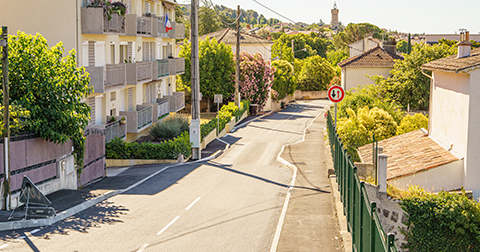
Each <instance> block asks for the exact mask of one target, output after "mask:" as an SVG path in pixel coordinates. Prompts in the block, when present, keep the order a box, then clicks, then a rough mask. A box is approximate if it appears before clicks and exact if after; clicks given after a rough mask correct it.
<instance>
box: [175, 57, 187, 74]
mask: <svg viewBox="0 0 480 252" xmlns="http://www.w3.org/2000/svg"><path fill="white" fill-rule="evenodd" d="M183 73H185V58H175V74H183Z"/></svg>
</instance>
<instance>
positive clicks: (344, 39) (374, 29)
mask: <svg viewBox="0 0 480 252" xmlns="http://www.w3.org/2000/svg"><path fill="white" fill-rule="evenodd" d="M366 35H371V36H372V37H374V38H377V39H382V37H383V35H384V32H383V31H382V30H381V29H380V28H378V26H376V25H373V24H369V23H360V24H354V23H350V24H348V25H347V27H345V29H344V30H343V31H341V32H339V33H338V34H337V35H335V36H334V37H333V44H334V45H335V48H337V49H340V50H343V51H348V45H349V44H351V43H354V42H357V41H359V40H361V39H363V38H364V37H365V36H366Z"/></svg>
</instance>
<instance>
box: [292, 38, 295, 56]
mask: <svg viewBox="0 0 480 252" xmlns="http://www.w3.org/2000/svg"><path fill="white" fill-rule="evenodd" d="M292 54H293V55H292V56H293V58H294V59H295V48H294V47H293V39H292Z"/></svg>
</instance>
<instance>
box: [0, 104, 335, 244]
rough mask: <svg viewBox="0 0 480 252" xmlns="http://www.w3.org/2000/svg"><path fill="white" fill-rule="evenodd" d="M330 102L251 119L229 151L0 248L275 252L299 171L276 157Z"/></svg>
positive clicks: (9, 235) (19, 234) (13, 236)
mask: <svg viewBox="0 0 480 252" xmlns="http://www.w3.org/2000/svg"><path fill="white" fill-rule="evenodd" d="M327 103H328V102H327V101H305V102H299V103H297V104H295V105H293V106H291V107H289V108H287V109H285V110H283V111H281V112H278V113H273V114H272V115H269V116H266V117H264V118H263V119H260V120H258V121H255V122H251V123H249V124H248V125H247V126H245V127H242V128H239V129H237V130H236V131H235V132H233V133H230V134H229V135H228V136H227V137H225V138H223V140H225V141H227V142H229V143H230V144H231V148H230V149H229V150H227V151H226V152H225V153H224V154H223V155H222V156H220V157H219V158H217V159H215V160H212V161H209V162H200V163H188V164H185V165H181V166H176V167H173V168H170V169H167V170H165V171H163V172H161V173H159V174H158V175H156V176H154V177H152V178H151V179H149V180H147V181H146V182H144V183H143V184H141V185H139V186H137V187H135V188H133V189H132V190H130V191H128V192H126V193H123V194H120V195H117V196H115V197H112V198H110V199H109V200H107V201H104V202H102V203H99V204H98V205H96V206H95V207H92V208H89V209H87V210H85V211H83V212H81V213H79V214H77V215H74V216H71V217H70V218H67V219H66V220H64V221H61V222H58V223H56V224H55V225H52V226H49V227H45V228H43V229H34V230H32V229H29V230H17V231H12V232H3V233H0V235H1V240H0V251H16V252H17V251H62V252H63V251H270V248H271V246H272V241H273V237H274V234H275V232H276V228H277V223H278V221H279V217H280V213H281V210H282V207H283V203H284V201H285V196H286V194H287V191H288V186H289V185H290V182H291V180H292V174H293V172H292V170H290V169H289V168H288V167H286V166H285V165H283V164H282V163H280V162H279V161H277V156H278V155H279V153H280V151H281V149H282V146H284V145H286V144H291V143H294V142H298V141H301V140H302V139H303V137H304V130H305V128H306V127H307V126H308V125H309V124H310V123H311V122H312V121H313V120H314V119H315V118H316V117H317V116H318V115H320V113H321V111H322V109H323V106H324V105H325V104H327ZM133 169H135V168H133ZM141 169H142V170H139V172H150V173H154V172H155V171H157V170H159V169H160V168H158V167H155V166H151V167H147V168H141ZM134 171H135V170H132V169H129V170H128V172H134Z"/></svg>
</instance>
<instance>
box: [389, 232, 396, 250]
mask: <svg viewBox="0 0 480 252" xmlns="http://www.w3.org/2000/svg"><path fill="white" fill-rule="evenodd" d="M391 248H395V235H394V234H391V233H390V234H388V236H387V251H388V252H390V251H391V250H390V249H391ZM394 251H395V252H396V251H397V250H394Z"/></svg>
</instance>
